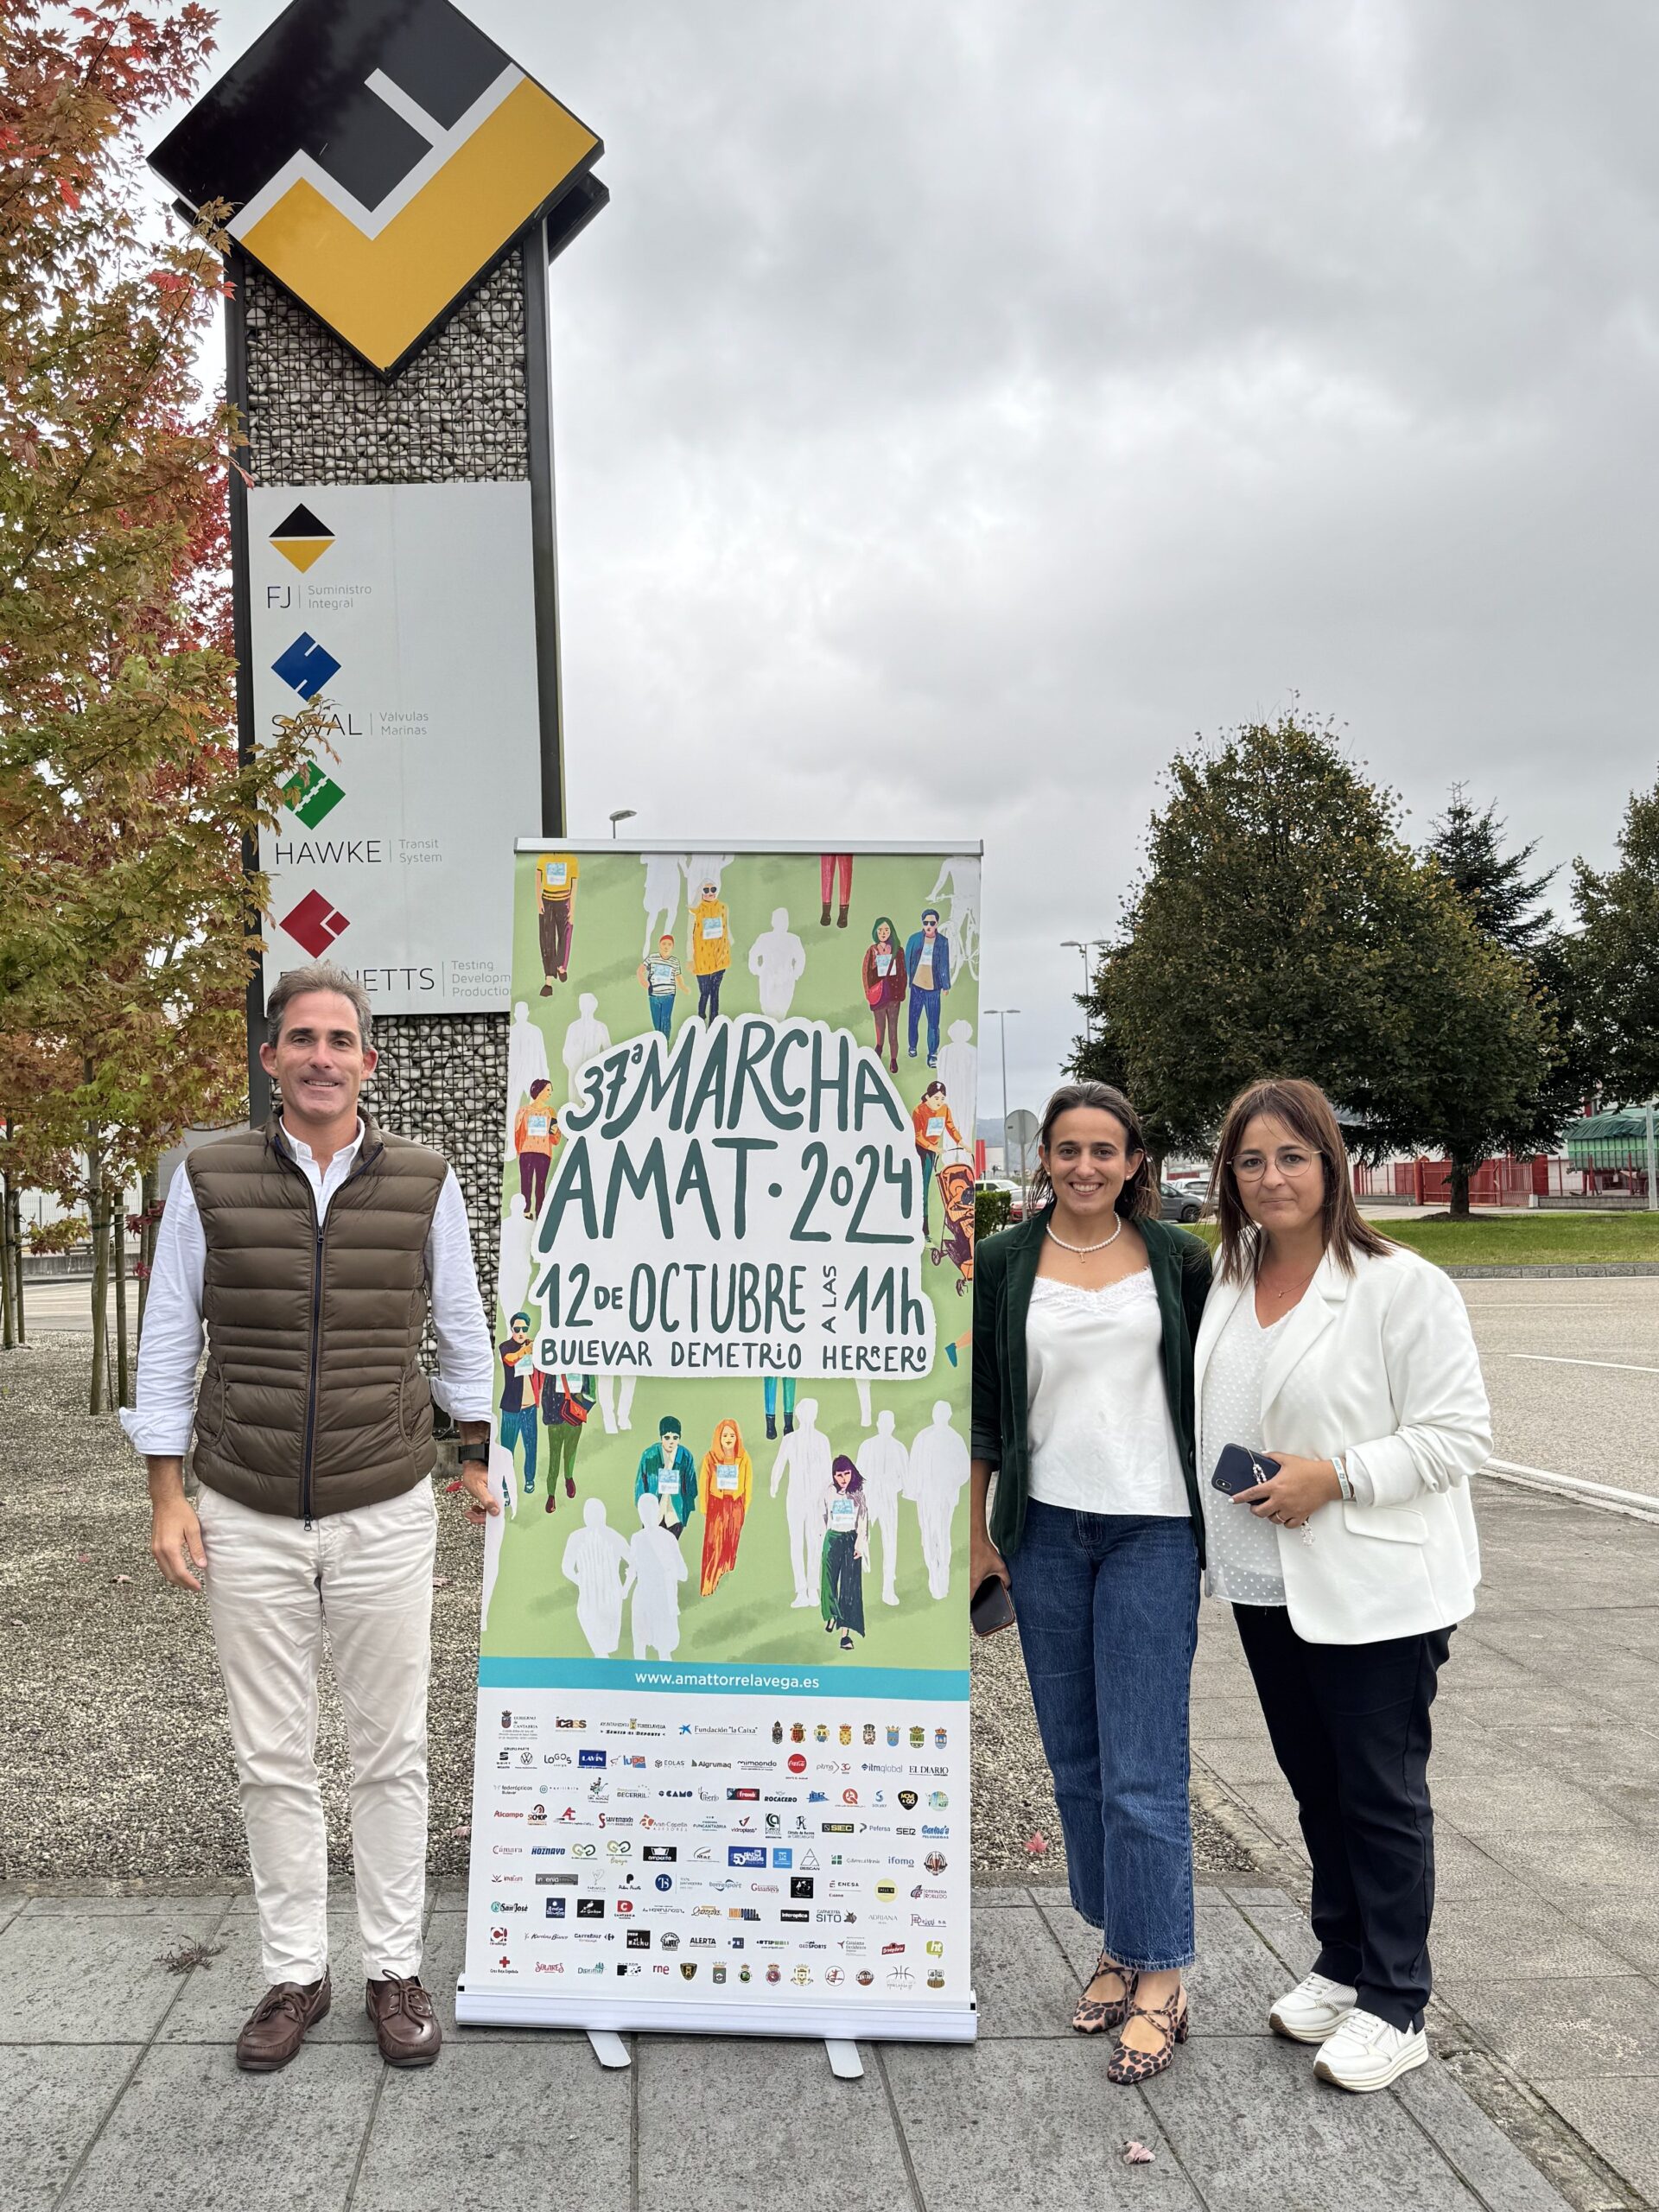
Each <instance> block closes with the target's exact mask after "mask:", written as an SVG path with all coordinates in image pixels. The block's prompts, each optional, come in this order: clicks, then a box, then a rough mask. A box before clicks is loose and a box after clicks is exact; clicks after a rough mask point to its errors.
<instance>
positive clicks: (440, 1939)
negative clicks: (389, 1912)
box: [351, 1912, 576, 2043]
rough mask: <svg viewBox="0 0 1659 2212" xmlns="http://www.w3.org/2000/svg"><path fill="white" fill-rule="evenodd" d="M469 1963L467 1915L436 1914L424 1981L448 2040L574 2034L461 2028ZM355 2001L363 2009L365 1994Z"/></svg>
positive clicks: (481, 2040) (429, 1931) (430, 1929)
mask: <svg viewBox="0 0 1659 2212" xmlns="http://www.w3.org/2000/svg"><path fill="white" fill-rule="evenodd" d="M466 1963H467V1919H466V1916H465V1914H464V1913H459V1912H439V1913H435V1914H434V1915H433V1916H432V1918H431V1919H430V1920H429V1922H428V1923H427V1929H426V1948H425V1950H424V1952H423V1956H422V1960H421V1980H422V1981H423V1983H424V1984H425V1986H426V1987H427V1988H428V1989H429V1991H430V1993H431V1996H432V2004H433V2007H434V2009H435V2012H436V2013H437V2016H438V2024H439V2026H440V2027H441V2028H442V2030H443V2032H444V2034H445V2036H446V2037H448V2036H450V2035H455V2034H458V2035H459V2036H460V2037H461V2040H462V2042H463V2043H518V2042H522V2041H524V2039H525V2038H526V2037H537V2036H568V2035H574V2034H575V2032H576V2031H575V2029H574V2028H499V2027H487V2028H461V2029H457V2027H456V2025H455V1984H456V1982H457V1981H458V1980H460V1978H461V1970H462V1968H463V1967H465V1966H466ZM351 2001H352V2002H353V2004H354V2005H356V2006H357V2009H358V2010H359V2012H361V2011H362V2010H363V1992H362V1991H361V1989H359V1990H358V1991H357V1993H356V1994H355V1996H354V1997H353V1999H351Z"/></svg>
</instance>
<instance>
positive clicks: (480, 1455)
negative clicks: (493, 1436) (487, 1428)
mask: <svg viewBox="0 0 1659 2212" xmlns="http://www.w3.org/2000/svg"><path fill="white" fill-rule="evenodd" d="M455 1457H456V1458H457V1459H459V1460H460V1462H461V1465H462V1466H463V1467H464V1466H465V1465H466V1464H467V1461H468V1460H469V1459H476V1460H477V1462H478V1464H479V1465H480V1467H487V1466H488V1465H489V1464H490V1440H489V1438H488V1437H487V1436H477V1437H474V1439H473V1440H472V1442H471V1443H470V1444H465V1443H463V1444H461V1445H460V1446H457V1447H456V1452H455Z"/></svg>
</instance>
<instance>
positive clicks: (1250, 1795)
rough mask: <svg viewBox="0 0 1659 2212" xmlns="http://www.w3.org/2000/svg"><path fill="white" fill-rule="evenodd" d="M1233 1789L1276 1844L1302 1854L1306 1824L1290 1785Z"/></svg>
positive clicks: (1258, 1784) (1256, 1784) (1251, 1784)
mask: <svg viewBox="0 0 1659 2212" xmlns="http://www.w3.org/2000/svg"><path fill="white" fill-rule="evenodd" d="M1195 1757H1196V1755H1195ZM1233 1789H1234V1794H1235V1796H1237V1798H1238V1799H1239V1801H1240V1802H1241V1803H1242V1804H1243V1807H1244V1809H1245V1811H1246V1812H1248V1813H1249V1814H1251V1815H1254V1816H1255V1819H1256V1820H1258V1821H1261V1823H1262V1827H1264V1828H1266V1830H1267V1831H1268V1834H1269V1835H1270V1836H1272V1837H1273V1838H1274V1840H1275V1841H1277V1842H1279V1843H1282V1844H1284V1845H1286V1846H1287V1847H1288V1848H1289V1849H1291V1850H1292V1851H1294V1852H1298V1853H1300V1851H1301V1849H1302V1825H1301V1821H1300V1819H1299V1818H1298V1817H1297V1813H1296V1800H1295V1799H1294V1797H1293V1796H1292V1795H1291V1793H1290V1786H1289V1784H1288V1783H1284V1782H1249V1783H1235V1784H1234V1785H1233Z"/></svg>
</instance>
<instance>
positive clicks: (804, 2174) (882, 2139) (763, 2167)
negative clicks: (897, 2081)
mask: <svg viewBox="0 0 1659 2212" xmlns="http://www.w3.org/2000/svg"><path fill="white" fill-rule="evenodd" d="M994 1917H995V1918H996V1919H998V1920H1007V1919H1009V1918H1011V1917H1012V1915H1010V1914H1007V1913H997V1914H995V1916H994ZM1034 1917H1035V1916H1034V1915H1033V1918H1034ZM633 2063H634V2067H635V2069H636V2070H637V2072H638V2075H639V2083H638V2088H637V2095H638V2098H639V2204H640V2212H775V2208H776V2207H777V2205H778V2204H779V2202H780V2201H782V2200H783V2199H784V2198H785V2197H786V2199H787V2202H788V2203H789V2206H790V2208H791V2212H912V2196H911V2192H910V2183H909V2181H908V2179H907V2177H906V2173H905V2166H904V2159H903V2157H902V2154H901V2152H900V2151H899V2139H898V2137H897V2135H896V2134H895V2133H894V2131H893V2117H892V2114H891V2113H889V2111H888V2109H887V2097H886V2095H885V2094H884V2093H883V2090H882V2086H881V2077H880V2073H879V2072H878V2071H877V2069H876V2067H875V2065H874V2063H873V2061H872V2059H871V2057H870V2055H869V2052H868V2046H867V2047H866V2050H865V2053H864V2077H863V2079H862V2080H861V2081H859V2082H837V2081H836V2080H835V2079H834V2077H833V2076H832V2075H831V2074H830V2072H829V2060H828V2059H827V2058H826V2057H825V2056H824V2054H823V2044H813V2043H798V2042H794V2041H788V2042H773V2041H771V2040H769V2039H766V2038H756V2039H755V2040H753V2041H751V2042H747V2043H741V2044H725V2043H718V2042H716V2041H715V2039H714V2038H713V2037H707V2036H689V2037H676V2036H642V2037H640V2038H639V2041H638V2043H636V2044H635V2045H634V2058H633ZM797 2115H798V2118H797ZM786 2128H788V2129H789V2130H790V2132H791V2134H793V2135H794V2139H793V2141H792V2142H791V2141H788V2140H787V2139H786V2137H785V2129H786ZM796 2129H798V2134H797V2133H795V2130H796ZM624 2149H625V2150H626V2137H625V2138H624ZM624 2202H626V2198H625V2199H624Z"/></svg>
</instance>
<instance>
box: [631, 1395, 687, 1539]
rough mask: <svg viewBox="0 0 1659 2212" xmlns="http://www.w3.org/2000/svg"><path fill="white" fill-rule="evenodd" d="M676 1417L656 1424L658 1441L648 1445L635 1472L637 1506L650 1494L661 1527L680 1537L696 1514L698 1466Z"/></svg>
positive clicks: (665, 1415) (667, 1416) (663, 1419)
mask: <svg viewBox="0 0 1659 2212" xmlns="http://www.w3.org/2000/svg"><path fill="white" fill-rule="evenodd" d="M680 1434H681V1432H680V1421H679V1415H678V1414H664V1415H663V1417H662V1419H661V1421H658V1424H657V1441H656V1443H655V1444H647V1445H646V1446H645V1450H644V1451H643V1452H641V1453H640V1454H639V1466H638V1467H637V1468H636V1469H635V1471H634V1477H633V1495H634V1499H635V1502H636V1503H638V1501H639V1499H640V1498H642V1497H645V1494H646V1492H647V1491H649V1492H650V1494H651V1495H652V1497H654V1498H655V1499H656V1500H657V1502H658V1505H659V1506H660V1507H661V1509H662V1510H661V1513H660V1515H659V1516H658V1517H659V1518H660V1520H661V1522H662V1525H663V1527H664V1529H667V1531H668V1533H669V1535H671V1536H675V1537H677V1536H678V1535H679V1534H680V1532H681V1530H682V1529H683V1528H684V1527H685V1524H686V1522H688V1521H689V1520H690V1518H691V1516H692V1515H693V1514H694V1513H695V1512H696V1510H697V1469H696V1461H695V1460H694V1459H692V1457H691V1454H690V1452H688V1451H687V1450H686V1448H685V1446H684V1445H683V1443H682V1442H681V1441H680Z"/></svg>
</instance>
